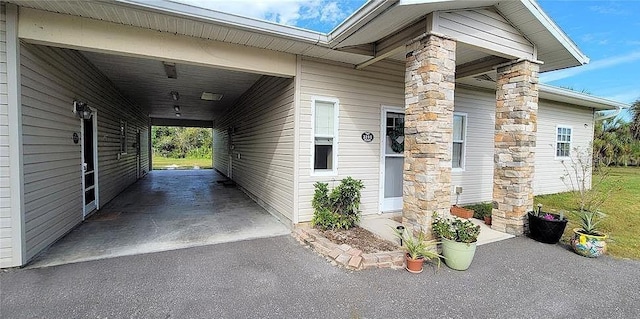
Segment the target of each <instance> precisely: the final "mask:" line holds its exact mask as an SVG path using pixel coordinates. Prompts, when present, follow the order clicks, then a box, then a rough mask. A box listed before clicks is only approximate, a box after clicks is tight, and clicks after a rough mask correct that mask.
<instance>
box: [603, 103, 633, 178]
mask: <svg viewBox="0 0 640 319" xmlns="http://www.w3.org/2000/svg"><path fill="white" fill-rule="evenodd" d="M634 109H635V110H636V111H633V110H634ZM632 112H633V115H634V116H633V120H632V121H631V122H625V121H623V120H621V119H619V118H613V119H608V120H601V121H598V122H596V125H595V130H594V137H593V162H594V165H595V166H596V168H598V167H603V166H612V165H616V166H639V165H640V100H639V101H636V103H634V106H633V108H632Z"/></svg>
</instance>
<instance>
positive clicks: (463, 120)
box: [452, 114, 467, 169]
mask: <svg viewBox="0 0 640 319" xmlns="http://www.w3.org/2000/svg"><path fill="white" fill-rule="evenodd" d="M466 131H467V115H466V114H454V115H453V154H452V168H454V169H464V156H465V141H466V134H467V132H466Z"/></svg>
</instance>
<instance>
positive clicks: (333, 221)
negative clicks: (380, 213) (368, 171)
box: [311, 176, 364, 230]
mask: <svg viewBox="0 0 640 319" xmlns="http://www.w3.org/2000/svg"><path fill="white" fill-rule="evenodd" d="M313 186H314V187H315V193H314V194H313V199H312V201H311V206H313V218H312V219H311V225H313V226H314V227H318V228H320V229H323V230H326V229H349V228H351V227H353V226H355V224H356V223H357V222H358V221H359V220H360V196H361V195H360V191H361V190H362V189H363V188H364V184H363V183H362V181H361V180H356V179H353V178H351V177H350V176H349V177H347V178H345V179H343V180H342V181H340V184H339V185H338V186H336V187H335V188H334V189H333V190H332V191H331V193H329V185H328V184H327V183H321V182H317V183H315V184H314V185H313Z"/></svg>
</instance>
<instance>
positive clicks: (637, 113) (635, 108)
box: [630, 99, 640, 140]
mask: <svg viewBox="0 0 640 319" xmlns="http://www.w3.org/2000/svg"><path fill="white" fill-rule="evenodd" d="M630 111H631V114H632V115H633V118H632V119H631V133H632V134H633V138H635V139H636V140H640V99H638V100H636V101H635V102H634V103H633V105H632V106H631V109H630Z"/></svg>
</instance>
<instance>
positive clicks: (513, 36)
mask: <svg viewBox="0 0 640 319" xmlns="http://www.w3.org/2000/svg"><path fill="white" fill-rule="evenodd" d="M436 21H437V27H436V28H437V31H439V32H442V33H444V34H447V35H448V36H451V37H453V38H455V39H456V40H457V41H459V42H463V43H467V44H471V45H474V46H477V47H481V48H486V49H489V50H493V51H495V52H499V53H501V54H507V55H511V56H514V57H520V58H529V59H531V58H535V57H534V49H533V44H531V43H530V42H529V41H528V40H527V39H526V38H525V37H524V36H522V34H521V33H520V32H519V31H518V30H517V29H516V28H514V27H513V26H512V25H511V24H510V23H509V21H507V20H506V19H505V18H503V17H502V16H501V15H500V14H498V13H497V12H496V11H494V10H491V9H477V10H460V11H453V12H440V13H439V14H438V16H437V19H436Z"/></svg>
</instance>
